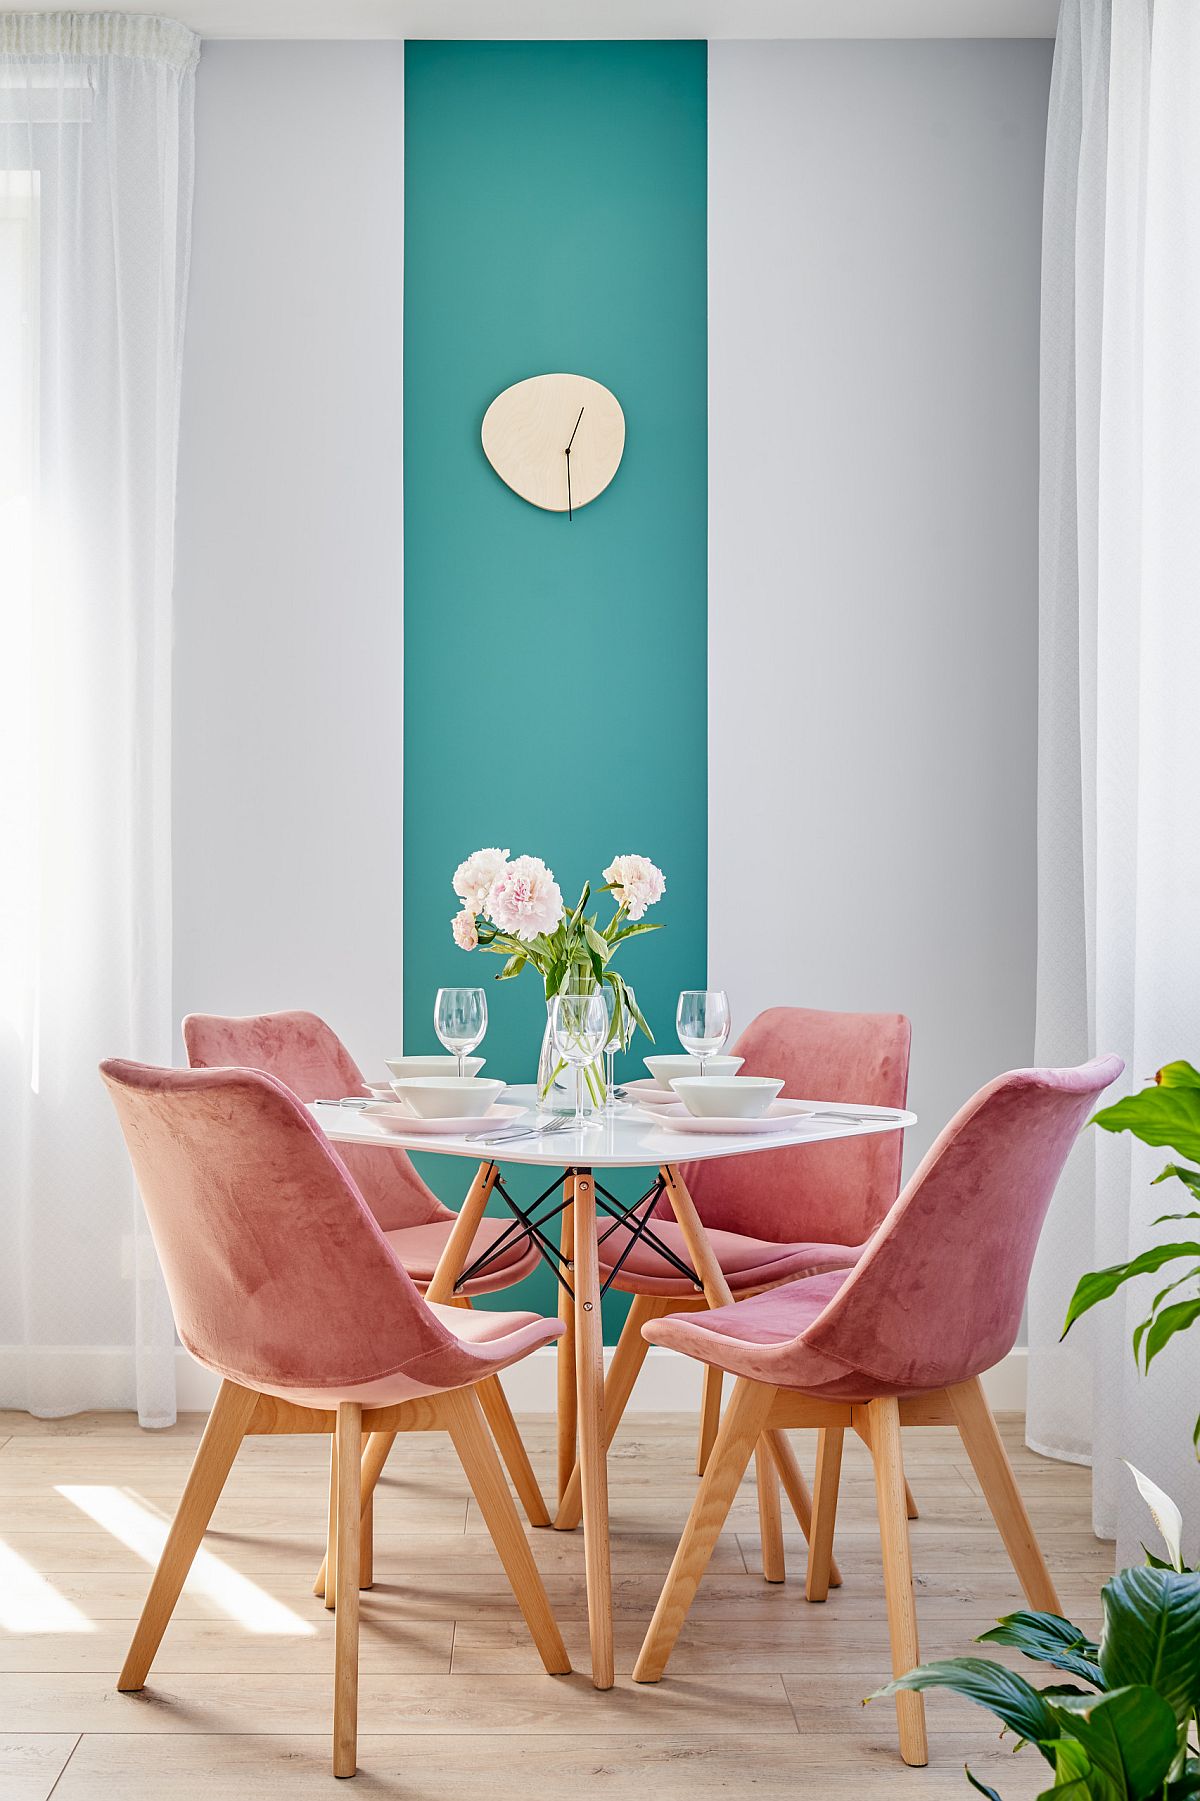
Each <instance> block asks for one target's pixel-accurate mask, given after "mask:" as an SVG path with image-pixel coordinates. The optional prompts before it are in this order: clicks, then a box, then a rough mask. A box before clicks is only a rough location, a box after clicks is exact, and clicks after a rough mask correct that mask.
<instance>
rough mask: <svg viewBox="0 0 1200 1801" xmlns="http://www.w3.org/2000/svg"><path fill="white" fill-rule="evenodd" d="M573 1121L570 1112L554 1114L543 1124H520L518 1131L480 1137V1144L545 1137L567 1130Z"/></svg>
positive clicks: (505, 1142)
mask: <svg viewBox="0 0 1200 1801" xmlns="http://www.w3.org/2000/svg"><path fill="white" fill-rule="evenodd" d="M574 1124H575V1121H574V1119H573V1117H572V1115H571V1114H569V1113H560V1114H556V1115H555V1117H554V1118H553V1119H551V1120H547V1122H546V1124H545V1125H544V1126H522V1127H521V1128H520V1130H519V1131H512V1132H500V1133H498V1134H497V1135H496V1137H494V1138H481V1139H480V1140H479V1142H480V1144H508V1143H509V1142H510V1141H511V1140H512V1139H514V1138H546V1137H550V1136H553V1134H554V1133H556V1132H569V1131H570V1129H571V1127H572V1126H573V1125H574Z"/></svg>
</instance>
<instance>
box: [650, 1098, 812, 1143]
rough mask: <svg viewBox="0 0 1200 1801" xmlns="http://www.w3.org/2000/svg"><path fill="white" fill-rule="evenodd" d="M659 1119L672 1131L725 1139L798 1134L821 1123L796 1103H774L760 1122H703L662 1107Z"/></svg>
mask: <svg viewBox="0 0 1200 1801" xmlns="http://www.w3.org/2000/svg"><path fill="white" fill-rule="evenodd" d="M657 1119H658V1122H659V1124H660V1125H663V1126H665V1127H666V1129H667V1131H668V1132H714V1133H718V1134H720V1135H721V1136H723V1137H733V1135H734V1134H735V1133H743V1132H746V1133H750V1132H794V1131H795V1130H796V1128H797V1126H804V1125H808V1124H810V1123H811V1124H813V1125H818V1126H819V1125H820V1123H821V1122H820V1120H814V1119H813V1117H812V1109H811V1108H809V1107H802V1106H799V1105H798V1104H797V1103H796V1102H795V1101H774V1102H772V1104H771V1106H770V1107H768V1109H767V1111H766V1112H765V1113H764V1114H762V1115H761V1116H760V1117H759V1118H758V1119H712V1118H709V1119H701V1118H700V1117H698V1115H696V1114H695V1113H688V1112H687V1111H686V1109H685V1110H684V1111H683V1112H681V1113H664V1112H663V1111H662V1109H661V1108H660V1109H659V1112H658V1115H657Z"/></svg>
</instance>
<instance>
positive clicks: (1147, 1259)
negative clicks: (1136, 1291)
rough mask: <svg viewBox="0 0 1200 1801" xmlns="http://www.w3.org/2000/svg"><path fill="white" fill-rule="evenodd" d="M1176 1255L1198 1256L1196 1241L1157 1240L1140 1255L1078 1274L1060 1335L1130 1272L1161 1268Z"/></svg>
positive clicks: (1129, 1277)
mask: <svg viewBox="0 0 1200 1801" xmlns="http://www.w3.org/2000/svg"><path fill="white" fill-rule="evenodd" d="M1179 1257H1200V1244H1196V1243H1194V1242H1193V1243H1190V1244H1189V1243H1182V1244H1159V1245H1155V1246H1153V1247H1152V1249H1150V1250H1148V1251H1143V1252H1142V1253H1141V1255H1140V1256H1138V1257H1133V1258H1131V1259H1130V1261H1129V1262H1128V1263H1113V1264H1110V1265H1109V1267H1108V1268H1107V1269H1094V1270H1090V1271H1089V1272H1088V1274H1087V1275H1086V1276H1081V1277H1080V1278H1079V1282H1078V1284H1077V1286H1076V1289H1075V1293H1074V1294H1073V1295H1072V1296H1071V1304H1070V1306H1069V1307H1068V1308H1067V1321H1066V1324H1065V1325H1064V1327H1063V1332H1062V1335H1063V1337H1064V1338H1065V1337H1066V1336H1067V1333H1068V1332H1069V1331H1070V1330H1071V1327H1072V1326H1073V1325H1074V1324H1075V1321H1076V1320H1077V1319H1078V1318H1079V1317H1080V1315H1081V1314H1084V1313H1086V1312H1087V1311H1088V1309H1089V1307H1094V1306H1095V1305H1096V1303H1097V1302H1098V1301H1107V1299H1108V1298H1109V1296H1110V1295H1114V1294H1116V1292H1117V1290H1118V1288H1120V1287H1121V1286H1122V1284H1123V1283H1125V1282H1130V1281H1132V1280H1133V1278H1134V1276H1145V1275H1149V1274H1150V1273H1151V1272H1152V1271H1153V1270H1156V1269H1161V1267H1162V1265H1163V1264H1164V1263H1173V1262H1175V1260H1176V1259H1177V1258H1179Z"/></svg>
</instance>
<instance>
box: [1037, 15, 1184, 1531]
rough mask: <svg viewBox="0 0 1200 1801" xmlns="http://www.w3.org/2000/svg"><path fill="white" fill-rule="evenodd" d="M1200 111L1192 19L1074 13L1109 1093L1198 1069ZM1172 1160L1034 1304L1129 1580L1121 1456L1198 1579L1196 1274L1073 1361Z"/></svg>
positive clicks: (1076, 1172) (1075, 908)
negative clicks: (1153, 1318) (1101, 1287)
mask: <svg viewBox="0 0 1200 1801" xmlns="http://www.w3.org/2000/svg"><path fill="white" fill-rule="evenodd" d="M1198 96H1200V7H1198V6H1197V5H1196V0H1153V4H1151V0H1064V3H1063V6H1062V12H1061V16H1060V20H1059V32H1058V41H1057V44H1056V48H1055V57H1054V74H1053V82H1052V87H1051V97H1050V118H1049V139H1048V145H1047V158H1046V189H1045V228H1044V236H1043V267H1042V473H1041V517H1042V537H1041V620H1042V624H1041V709H1040V711H1041V727H1040V754H1039V803H1038V804H1039V826H1038V835H1039V845H1038V850H1039V897H1038V908H1039V960H1038V1051H1037V1054H1038V1061H1039V1062H1041V1063H1068V1062H1077V1061H1078V1060H1079V1059H1081V1058H1083V1057H1085V1056H1087V1055H1089V1054H1091V1053H1094V1052H1095V1051H1097V1050H1105V1051H1108V1050H1112V1051H1119V1052H1120V1053H1121V1055H1122V1056H1123V1057H1124V1058H1125V1059H1126V1062H1127V1065H1128V1069H1127V1074H1126V1078H1125V1080H1124V1082H1123V1083H1122V1085H1121V1087H1120V1088H1119V1090H1118V1091H1117V1092H1118V1093H1123V1092H1128V1091H1129V1090H1130V1088H1131V1087H1132V1088H1136V1087H1138V1086H1140V1085H1141V1083H1142V1082H1143V1081H1145V1080H1146V1079H1147V1078H1148V1077H1150V1076H1152V1075H1153V1073H1154V1071H1155V1070H1156V1069H1158V1068H1160V1067H1161V1066H1162V1065H1163V1064H1164V1063H1167V1062H1170V1061H1172V1060H1173V1059H1175V1058H1180V1057H1183V1058H1187V1059H1188V1060H1190V1061H1191V1062H1193V1063H1197V1064H1200V928H1198V924H1197V920H1198V914H1200V813H1198V802H1197V797H1198V796H1200V710H1198V708H1197V700H1196V677H1197V672H1198V671H1200V104H1198V101H1197V97H1198ZM1110 1098H1112V1099H1115V1098H1117V1095H1116V1093H1114V1094H1113V1095H1112V1096H1111V1097H1110ZM1169 1157H1170V1153H1169V1152H1168V1151H1162V1150H1160V1151H1152V1150H1149V1149H1148V1148H1147V1147H1145V1146H1143V1145H1141V1144H1138V1143H1136V1142H1134V1141H1133V1140H1131V1139H1130V1138H1129V1137H1128V1136H1121V1137H1114V1136H1112V1135H1110V1134H1108V1133H1105V1132H1101V1131H1099V1130H1093V1131H1090V1132H1087V1133H1085V1135H1084V1138H1083V1140H1082V1141H1081V1143H1080V1145H1079V1146H1078V1147H1077V1149H1076V1151H1075V1153H1074V1156H1073V1159H1072V1162H1071V1165H1070V1166H1069V1168H1068V1173H1067V1175H1066V1176H1065V1177H1064V1180H1063V1183H1062V1185H1061V1187H1060V1190H1059V1194H1058V1197H1057V1199H1056V1202H1055V1206H1054V1208H1053V1210H1052V1212H1051V1217H1050V1221H1049V1223H1048V1227H1047V1231H1046V1233H1045V1236H1044V1238H1043V1241H1042V1246H1041V1250H1040V1252H1039V1255H1038V1259H1037V1263H1036V1267H1035V1270H1034V1277H1033V1284H1032V1287H1031V1290H1030V1298H1029V1340H1030V1356H1029V1411H1028V1436H1029V1442H1030V1444H1031V1445H1032V1446H1033V1447H1034V1449H1036V1450H1040V1451H1046V1452H1048V1453H1050V1454H1051V1455H1053V1456H1059V1457H1065V1458H1070V1459H1073V1460H1076V1461H1079V1462H1087V1461H1091V1462H1092V1464H1093V1466H1094V1494H1095V1503H1094V1504H1095V1525H1096V1530H1097V1532H1098V1533H1100V1534H1101V1536H1103V1537H1106V1538H1111V1537H1116V1538H1117V1540H1118V1556H1119V1558H1120V1560H1121V1561H1123V1562H1140V1561H1141V1552H1140V1549H1139V1541H1141V1540H1145V1541H1146V1542H1147V1543H1150V1542H1152V1541H1153V1539H1154V1530H1153V1527H1152V1525H1151V1523H1150V1521H1149V1516H1148V1514H1147V1512H1146V1509H1145V1506H1144V1504H1143V1503H1142V1502H1141V1501H1140V1499H1139V1498H1138V1496H1137V1494H1136V1491H1135V1489H1134V1485H1133V1482H1132V1480H1131V1478H1130V1477H1129V1474H1128V1472H1127V1471H1126V1470H1125V1468H1124V1467H1123V1464H1122V1462H1121V1459H1122V1458H1126V1459H1128V1460H1129V1461H1130V1462H1131V1463H1133V1464H1135V1465H1137V1467H1138V1468H1140V1469H1142V1470H1144V1471H1145V1472H1146V1474H1147V1475H1148V1476H1150V1477H1152V1478H1153V1480H1154V1481H1155V1482H1157V1483H1158V1484H1159V1486H1160V1487H1161V1488H1165V1489H1166V1490H1167V1491H1168V1493H1171V1494H1173V1495H1174V1497H1175V1499H1176V1500H1177V1501H1178V1503H1179V1504H1180V1506H1181V1507H1182V1509H1183V1515H1184V1520H1185V1522H1186V1523H1187V1526H1188V1528H1189V1529H1190V1533H1191V1544H1190V1552H1191V1556H1192V1558H1193V1559H1196V1558H1197V1557H1200V1467H1198V1466H1197V1463H1196V1459H1195V1455H1194V1453H1193V1449H1192V1427H1193V1422H1194V1421H1195V1418H1196V1414H1197V1412H1198V1411H1200V1380H1197V1371H1198V1370H1200V1338H1198V1337H1197V1334H1196V1331H1195V1330H1193V1332H1192V1333H1191V1334H1190V1335H1188V1334H1185V1335H1182V1336H1180V1337H1178V1338H1176V1339H1175V1340H1174V1341H1173V1343H1171V1344H1170V1345H1169V1346H1168V1347H1167V1349H1166V1350H1165V1351H1164V1352H1163V1353H1162V1355H1161V1356H1160V1357H1159V1358H1158V1359H1157V1361H1156V1362H1155V1363H1154V1365H1153V1366H1152V1368H1151V1371H1150V1374H1149V1376H1141V1375H1139V1374H1138V1372H1137V1370H1136V1369H1135V1366H1134V1362H1133V1355H1132V1350H1131V1337H1132V1332H1133V1327H1134V1326H1135V1325H1136V1323H1137V1322H1138V1320H1139V1319H1141V1318H1142V1317H1143V1316H1144V1315H1145V1313H1146V1312H1147V1310H1148V1306H1149V1302H1150V1300H1151V1299H1152V1297H1153V1295H1154V1293H1155V1292H1156V1291H1157V1289H1159V1288H1161V1287H1163V1286H1164V1284H1165V1283H1166V1282H1167V1281H1169V1280H1170V1279H1171V1277H1172V1276H1173V1275H1178V1274H1179V1272H1180V1270H1181V1269H1182V1268H1184V1267H1185V1266H1184V1265H1182V1264H1180V1265H1176V1266H1175V1267H1174V1268H1173V1269H1172V1268H1167V1269H1166V1270H1165V1272H1164V1273H1163V1274H1162V1276H1161V1277H1159V1278H1158V1279H1157V1281H1156V1280H1155V1278H1154V1277H1150V1278H1148V1279H1145V1280H1143V1281H1142V1282H1141V1283H1139V1284H1137V1285H1134V1286H1132V1287H1130V1288H1127V1289H1124V1290H1121V1291H1120V1292H1119V1293H1118V1294H1117V1295H1116V1296H1115V1297H1114V1298H1113V1299H1112V1300H1110V1301H1108V1302H1106V1303H1104V1304H1103V1305H1102V1306H1101V1307H1099V1308H1098V1309H1097V1310H1096V1311H1095V1312H1094V1313H1092V1314H1090V1315H1088V1316H1085V1318H1084V1320H1083V1321H1082V1322H1081V1323H1080V1324H1079V1325H1077V1326H1076V1327H1074V1328H1073V1329H1072V1331H1071V1334H1070V1336H1069V1337H1068V1338H1067V1340H1066V1341H1065V1343H1063V1344H1060V1343H1059V1335H1060V1333H1061V1330H1062V1325H1063V1319H1064V1315H1065V1313H1066V1308H1067V1303H1068V1300H1069V1298H1070V1295H1071V1293H1072V1290H1073V1288H1074V1285H1075V1282H1076V1279H1077V1278H1078V1277H1079V1276H1080V1275H1081V1274H1082V1273H1083V1271H1085V1270H1087V1269H1095V1268H1100V1267H1102V1266H1104V1265H1107V1264H1111V1263H1119V1262H1123V1261H1124V1260H1125V1259H1126V1258H1128V1257H1129V1256H1131V1255H1132V1254H1134V1253H1135V1252H1137V1251H1139V1250H1142V1249H1144V1248H1146V1247H1147V1246H1148V1245H1150V1244H1154V1243H1159V1242H1166V1241H1167V1240H1168V1239H1169V1238H1170V1237H1171V1236H1172V1233H1173V1232H1174V1233H1175V1234H1176V1235H1178V1233H1179V1231H1180V1230H1181V1229H1180V1228H1172V1227H1169V1226H1168V1227H1165V1228H1164V1227H1159V1228H1157V1229H1156V1228H1154V1226H1153V1223H1152V1222H1153V1221H1154V1219H1155V1218H1156V1217H1157V1216H1158V1215H1160V1214H1164V1213H1169V1212H1175V1211H1183V1210H1185V1209H1186V1208H1187V1206H1188V1205H1189V1202H1188V1199H1187V1197H1186V1195H1185V1193H1184V1190H1183V1189H1182V1188H1181V1187H1180V1186H1179V1185H1178V1184H1173V1185H1163V1186H1161V1187H1157V1188H1151V1186H1150V1183H1151V1180H1152V1178H1153V1177H1154V1176H1156V1175H1157V1174H1158V1172H1159V1170H1161V1169H1162V1167H1163V1165H1164V1164H1165V1163H1166V1162H1167V1161H1168V1160H1169ZM1184 1235H1185V1236H1194V1234H1192V1233H1188V1232H1186V1230H1184ZM1157 1548H1158V1549H1159V1550H1160V1551H1161V1548H1162V1547H1161V1545H1159V1546H1158V1547H1157Z"/></svg>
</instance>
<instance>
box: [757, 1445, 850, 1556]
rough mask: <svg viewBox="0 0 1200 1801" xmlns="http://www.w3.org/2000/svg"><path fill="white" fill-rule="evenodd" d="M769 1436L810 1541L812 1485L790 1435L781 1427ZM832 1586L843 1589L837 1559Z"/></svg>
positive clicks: (786, 1489) (793, 1506)
mask: <svg viewBox="0 0 1200 1801" xmlns="http://www.w3.org/2000/svg"><path fill="white" fill-rule="evenodd" d="M766 1436H767V1442H768V1443H769V1445H770V1447H771V1452H772V1454H773V1456H774V1458H775V1463H776V1466H777V1467H778V1470H779V1477H780V1480H781V1481H782V1483H783V1492H784V1494H785V1495H786V1496H787V1498H788V1501H789V1503H790V1505H791V1509H792V1512H793V1513H794V1514H795V1516H796V1519H797V1521H798V1522H799V1526H800V1530H801V1532H803V1534H804V1536H805V1538H809V1537H811V1535H812V1496H811V1495H810V1494H809V1492H808V1483H807V1482H806V1481H805V1480H804V1471H803V1470H802V1469H801V1468H800V1463H799V1460H798V1458H797V1456H796V1453H795V1450H794V1449H793V1447H792V1441H791V1439H790V1438H789V1437H788V1435H787V1433H786V1432H783V1431H780V1430H779V1429H778V1428H773V1429H772V1430H771V1431H770V1432H768V1433H767V1435H766ZM829 1586H830V1588H840V1587H841V1586H842V1572H841V1571H840V1570H839V1568H838V1566H837V1559H836V1558H835V1557H831V1558H830V1560H829Z"/></svg>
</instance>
